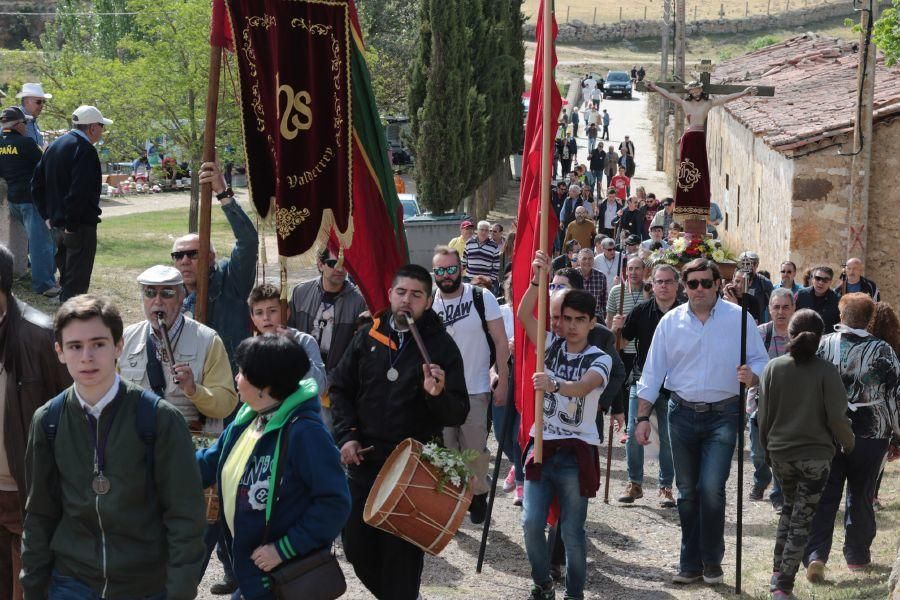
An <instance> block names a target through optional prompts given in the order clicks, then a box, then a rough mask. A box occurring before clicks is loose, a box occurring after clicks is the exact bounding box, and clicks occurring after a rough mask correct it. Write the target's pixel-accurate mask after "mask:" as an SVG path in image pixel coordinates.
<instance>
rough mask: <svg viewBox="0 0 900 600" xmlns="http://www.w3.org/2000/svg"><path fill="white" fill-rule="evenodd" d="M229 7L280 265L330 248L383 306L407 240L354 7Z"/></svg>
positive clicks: (303, 0) (337, 0)
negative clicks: (283, 258)
mask: <svg viewBox="0 0 900 600" xmlns="http://www.w3.org/2000/svg"><path fill="white" fill-rule="evenodd" d="M225 4H226V7H227V12H228V17H229V18H228V19H227V21H229V22H230V30H231V38H232V39H233V43H234V52H235V56H236V59H237V64H238V73H239V77H240V96H241V105H242V124H243V132H244V142H245V147H246V156H247V171H248V179H249V185H250V195H251V198H252V200H253V204H254V205H255V207H256V211H257V213H258V214H259V215H260V216H261V217H263V218H269V219H273V218H274V224H275V232H276V235H277V241H278V250H279V254H280V255H282V256H300V255H305V256H310V255H311V253H313V252H314V251H316V250H317V249H319V248H321V247H324V246H325V245H326V244H327V245H328V246H329V247H331V248H332V249H333V250H335V252H336V253H338V254H339V255H340V257H341V259H342V260H343V261H344V262H345V265H346V267H347V270H348V271H349V272H350V273H351V275H353V277H354V280H355V281H356V282H357V283H358V284H359V286H360V288H361V289H362V292H363V294H364V296H366V300H367V301H368V302H369V307H370V308H371V309H373V311H374V310H377V309H378V308H380V307H384V306H385V305H386V303H387V290H388V288H389V286H390V283H391V277H392V276H393V273H394V272H395V271H396V269H397V268H398V267H399V266H401V265H403V264H404V263H405V262H406V260H407V248H406V237H405V234H404V229H403V211H402V207H401V205H400V202H399V199H398V198H397V192H396V189H395V187H394V182H393V176H392V173H391V167H390V163H389V161H388V157H387V151H386V138H385V135H384V129H383V127H382V125H381V121H380V118H379V115H378V111H377V108H376V106H375V100H374V95H373V92H372V87H371V81H370V77H369V72H368V67H367V66H366V64H365V60H364V58H363V48H364V46H363V42H362V36H361V33H360V28H359V22H358V19H357V15H356V8H355V6H354V4H353V2H352V0H263V1H259V0H226V2H225ZM214 14H215V11H214ZM213 27H214V29H215V27H216V23H215V18H214V22H213ZM226 37H227V36H226ZM376 258H377V260H376Z"/></svg>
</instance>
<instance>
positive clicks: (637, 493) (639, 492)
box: [619, 481, 644, 504]
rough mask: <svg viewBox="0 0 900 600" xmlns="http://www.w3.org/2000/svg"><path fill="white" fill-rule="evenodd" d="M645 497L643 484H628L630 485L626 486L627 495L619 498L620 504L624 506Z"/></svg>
mask: <svg viewBox="0 0 900 600" xmlns="http://www.w3.org/2000/svg"><path fill="white" fill-rule="evenodd" d="M643 497H644V490H643V489H642V488H641V484H639V483H632V482H631V481H629V482H628V485H627V486H625V493H624V494H623V495H621V496H619V502H622V503H623V504H631V503H633V502H634V501H635V500H637V499H638V498H643Z"/></svg>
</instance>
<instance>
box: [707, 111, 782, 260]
mask: <svg viewBox="0 0 900 600" xmlns="http://www.w3.org/2000/svg"><path fill="white" fill-rule="evenodd" d="M706 145H707V152H708V154H709V168H710V192H711V198H712V200H713V201H714V202H716V203H718V204H719V208H721V209H722V212H723V214H724V215H725V220H724V221H723V223H722V224H721V225H720V226H719V227H718V230H719V236H720V237H721V238H722V240H723V241H724V242H725V246H726V247H727V248H728V249H729V250H731V251H732V252H734V253H735V254H739V253H740V252H742V251H744V250H753V251H755V252H757V253H758V254H759V257H760V268H762V269H765V270H768V271H769V272H773V271H774V272H777V271H778V266H779V265H780V263H781V261H782V260H784V259H785V257H787V256H788V254H789V253H790V252H791V247H792V245H793V240H792V236H791V228H790V227H786V226H785V224H786V223H790V221H791V197H792V192H793V177H794V168H795V166H796V165H795V164H794V163H792V162H791V161H787V160H785V159H784V157H782V156H781V155H780V154H779V153H777V152H775V151H773V150H772V149H771V148H769V147H768V146H766V145H765V144H764V143H763V142H762V141H761V140H759V139H756V138H755V137H754V136H753V134H752V133H751V132H750V130H749V129H747V128H745V127H744V126H743V125H741V124H740V123H738V122H737V121H736V120H735V119H733V118H731V117H730V116H728V114H727V113H725V111H723V110H714V111H713V112H711V113H710V115H709V120H708V122H707V144H706Z"/></svg>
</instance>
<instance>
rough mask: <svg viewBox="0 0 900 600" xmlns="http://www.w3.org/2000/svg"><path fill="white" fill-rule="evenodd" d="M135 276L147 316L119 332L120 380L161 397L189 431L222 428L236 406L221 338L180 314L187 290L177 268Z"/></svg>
mask: <svg viewBox="0 0 900 600" xmlns="http://www.w3.org/2000/svg"><path fill="white" fill-rule="evenodd" d="M137 281H138V284H140V287H141V299H142V301H143V305H144V316H145V317H146V320H144V321H141V322H140V323H135V324H134V325H129V326H128V327H127V328H126V329H125V333H124V334H123V336H122V338H123V342H124V347H123V349H122V357H121V358H120V359H119V371H120V373H121V375H122V379H124V380H125V381H130V382H131V383H133V384H135V385H139V386H141V387H143V388H146V389H151V390H153V391H154V392H155V393H156V394H158V395H159V396H160V397H162V398H165V399H166V401H167V402H168V403H169V404H172V405H173V406H175V408H177V409H178V410H180V411H181V414H182V415H183V416H184V418H185V420H186V421H187V423H188V426H189V427H190V428H191V430H194V431H201V430H203V431H210V432H215V433H218V432H220V431H221V430H222V427H221V424H222V421H221V420H222V419H224V418H225V417H227V416H228V415H229V414H231V411H232V410H234V407H235V406H236V405H237V394H236V392H235V390H234V384H233V382H232V378H231V367H230V365H229V363H228V355H227V354H226V353H225V346H224V344H223V343H222V340H221V339H220V338H219V336H218V335H216V332H215V331H213V330H212V329H210V328H209V327H207V326H206V325H203V324H201V323H198V322H197V321H194V320H193V319H191V318H190V317H187V316H185V315H183V314H182V313H181V302H182V300H184V293H185V292H184V281H183V279H182V277H181V273H179V272H178V269H176V268H175V267H169V266H165V265H156V266H154V267H150V268H149V269H147V270H146V271H144V272H143V273H141V274H140V275H139V276H138V279H137ZM166 337H168V341H166Z"/></svg>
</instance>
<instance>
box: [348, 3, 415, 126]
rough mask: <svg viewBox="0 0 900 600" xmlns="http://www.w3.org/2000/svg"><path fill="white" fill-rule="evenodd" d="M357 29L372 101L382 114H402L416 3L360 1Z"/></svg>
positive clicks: (406, 96)
mask: <svg viewBox="0 0 900 600" xmlns="http://www.w3.org/2000/svg"><path fill="white" fill-rule="evenodd" d="M356 7H357V9H358V10H359V21H360V27H361V28H362V32H363V40H364V41H365V44H366V63H367V64H368V66H369V72H370V74H371V77H372V88H373V90H374V91H375V101H376V103H377V104H378V108H379V110H380V111H381V113H382V114H405V112H406V108H407V102H408V100H409V79H408V78H407V77H406V76H405V74H406V73H407V72H408V71H409V65H410V64H411V63H412V61H413V58H414V57H415V54H416V32H417V30H418V22H417V19H418V10H419V0H360V1H359V2H357V4H356Z"/></svg>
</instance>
